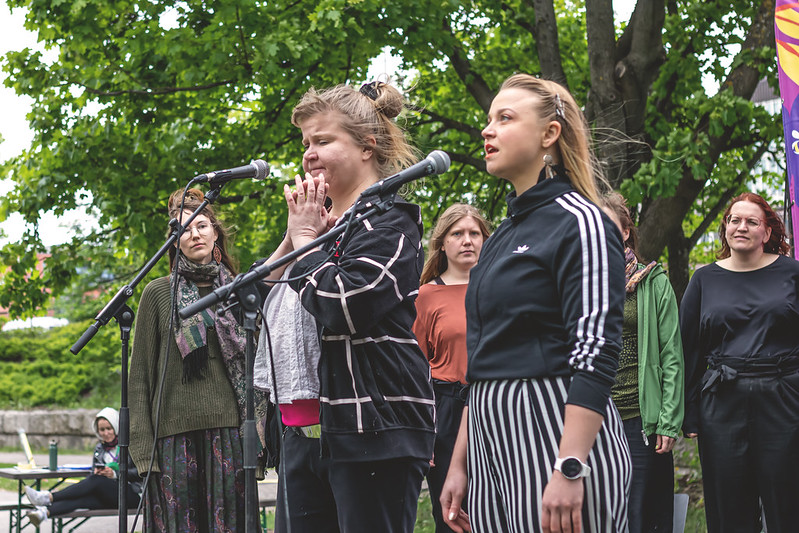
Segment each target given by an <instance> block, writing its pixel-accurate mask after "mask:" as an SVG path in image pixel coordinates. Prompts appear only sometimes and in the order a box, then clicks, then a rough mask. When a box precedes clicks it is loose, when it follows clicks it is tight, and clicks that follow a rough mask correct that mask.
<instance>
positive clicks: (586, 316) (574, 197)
mask: <svg viewBox="0 0 799 533" xmlns="http://www.w3.org/2000/svg"><path fill="white" fill-rule="evenodd" d="M555 201H556V202H557V203H558V204H559V205H560V206H561V207H563V208H564V209H565V210H566V211H568V212H569V213H571V214H573V215H574V218H575V221H576V223H577V226H578V228H579V231H580V243H581V245H582V268H583V280H582V283H583V286H582V296H583V298H582V303H583V316H582V317H580V320H579V322H578V324H577V343H576V345H575V347H574V350H572V352H571V358H570V359H569V364H570V365H571V366H572V367H573V368H576V369H578V370H588V371H589V372H593V371H594V365H593V363H594V359H595V358H596V356H597V355H598V354H599V353H600V351H601V350H602V347H603V346H604V345H605V319H606V317H607V314H608V307H609V299H608V249H607V246H606V245H605V241H606V237H605V228H604V226H603V225H602V218H601V215H600V211H599V208H598V207H597V206H595V205H594V204H592V203H590V202H589V201H588V200H586V199H585V198H583V197H582V196H580V195H579V194H577V193H576V192H571V193H568V194H564V195H563V196H561V197H560V198H557V199H556V200H555Z"/></svg>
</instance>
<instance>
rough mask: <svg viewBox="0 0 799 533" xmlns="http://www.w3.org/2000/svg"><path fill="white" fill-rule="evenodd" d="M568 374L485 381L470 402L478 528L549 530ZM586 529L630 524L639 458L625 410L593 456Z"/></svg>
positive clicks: (611, 416)
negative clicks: (546, 495)
mask: <svg viewBox="0 0 799 533" xmlns="http://www.w3.org/2000/svg"><path fill="white" fill-rule="evenodd" d="M567 387H568V378H562V377H557V378H541V379H519V380H496V381H480V382H476V383H473V384H472V386H471V392H470V404H469V443H468V468H469V479H470V482H469V516H470V519H471V526H472V531H473V532H475V533H483V532H486V533H487V532H498V531H502V532H505V533H528V532H534V531H541V526H540V523H541V497H542V495H543V492H544V488H545V487H546V485H547V483H548V481H549V479H550V477H551V475H552V469H553V466H554V463H555V459H556V458H557V455H558V445H559V442H560V437H561V434H562V431H563V412H564V408H565V404H566V397H567V395H568V393H567ZM588 465H589V466H590V467H591V474H590V476H589V477H588V478H586V479H585V480H584V487H585V500H584V503H583V512H582V516H583V531H585V532H596V533H600V532H601V533H613V532H620V533H621V532H626V531H627V499H628V495H629V491H630V479H631V475H632V463H631V461H630V451H629V448H628V446H627V440H626V439H625V436H624V429H623V426H622V423H621V418H620V417H619V414H618V411H617V410H616V407H615V406H614V405H613V403H612V402H611V401H610V400H608V403H607V408H606V410H605V420H604V421H603V423H602V428H601V429H600V431H599V434H598V436H597V440H596V442H595V444H594V447H593V448H592V449H591V452H590V453H589V455H588Z"/></svg>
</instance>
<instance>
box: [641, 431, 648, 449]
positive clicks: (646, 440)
mask: <svg viewBox="0 0 799 533" xmlns="http://www.w3.org/2000/svg"><path fill="white" fill-rule="evenodd" d="M641 436H643V437H644V446H649V439H648V438H646V431H644V430H643V429H642V430H641Z"/></svg>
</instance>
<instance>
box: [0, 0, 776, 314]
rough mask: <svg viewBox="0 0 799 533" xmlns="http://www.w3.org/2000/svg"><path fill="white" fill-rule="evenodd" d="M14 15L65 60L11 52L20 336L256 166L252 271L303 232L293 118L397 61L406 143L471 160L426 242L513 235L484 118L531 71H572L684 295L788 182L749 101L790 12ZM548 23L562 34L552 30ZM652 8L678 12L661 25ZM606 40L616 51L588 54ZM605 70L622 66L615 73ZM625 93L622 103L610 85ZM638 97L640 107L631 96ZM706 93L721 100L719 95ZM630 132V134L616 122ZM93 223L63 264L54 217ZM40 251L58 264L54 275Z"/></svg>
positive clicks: (446, 6) (378, 6) (1, 259)
mask: <svg viewBox="0 0 799 533" xmlns="http://www.w3.org/2000/svg"><path fill="white" fill-rule="evenodd" d="M6 5H7V7H8V8H9V9H10V8H25V9H26V10H27V17H26V23H25V24H26V27H27V28H28V29H29V30H31V31H35V32H37V34H38V39H39V41H40V43H42V45H43V46H44V48H45V49H46V51H45V53H42V52H41V51H36V50H30V49H24V50H19V51H13V52H10V53H8V54H7V55H6V56H5V57H4V58H2V65H1V68H2V70H3V71H4V72H5V73H6V74H7V78H6V80H5V84H6V86H8V87H12V88H13V89H14V90H15V91H16V92H17V93H18V94H21V95H28V96H30V97H31V98H33V100H34V105H33V110H32V111H31V113H30V114H29V116H28V119H29V122H30V125H31V128H32V129H33V130H34V132H35V137H34V140H33V142H32V144H31V147H30V148H29V149H28V150H26V151H25V152H24V153H23V154H21V155H20V156H18V157H15V158H13V159H12V160H9V161H6V162H4V163H2V164H1V165H0V176H4V177H7V178H10V179H11V180H12V181H13V182H14V184H15V188H14V190H13V191H12V192H11V193H10V194H9V195H7V196H6V197H5V198H0V220H2V219H4V218H6V217H7V216H9V215H10V214H11V213H20V214H21V215H22V216H23V217H24V219H25V220H26V221H27V222H29V223H31V229H30V231H28V232H27V233H26V234H25V235H24V237H23V238H22V239H21V240H20V242H17V243H11V244H8V245H7V246H5V247H3V248H2V249H0V264H2V265H4V266H8V267H10V268H11V270H10V271H9V272H8V273H7V274H6V275H5V276H4V278H3V280H2V282H0V306H3V307H7V308H9V309H10V312H11V313H12V315H31V314H35V313H36V312H37V310H39V309H41V308H42V307H44V306H46V305H47V302H48V301H49V295H50V294H54V295H58V294H61V293H64V292H66V291H69V290H70V289H71V288H73V284H74V283H75V281H76V280H77V281H78V283H81V284H83V286H82V287H81V289H82V290H85V289H93V288H96V287H99V288H101V289H102V288H109V287H112V288H115V287H118V286H119V285H120V284H121V283H122V282H123V281H127V280H129V279H130V277H131V275H132V272H134V271H135V270H136V268H138V267H139V266H140V265H141V264H142V263H143V262H144V261H145V259H146V258H147V257H149V256H151V255H152V254H153V253H154V252H155V250H156V249H157V248H158V247H159V246H160V244H161V243H162V242H163V238H164V233H165V229H166V222H167V220H166V215H165V213H164V204H165V201H166V199H167V197H168V195H169V193H170V192H172V191H173V190H175V189H176V188H178V187H179V186H181V185H183V184H185V183H186V181H187V180H188V178H189V177H191V176H192V175H194V174H197V173H199V172H203V171H208V170H211V169H218V168H227V167H231V166H236V165H239V164H241V163H242V162H245V161H247V160H249V159H252V158H263V159H266V160H267V161H269V162H270V164H271V165H272V168H273V176H274V177H273V178H272V181H270V182H269V183H267V184H266V185H264V184H252V183H244V182H238V183H235V184H231V185H229V186H227V187H226V189H225V192H224V194H223V198H222V199H221V200H220V201H219V203H218V207H219V209H220V210H221V211H222V214H223V216H224V218H225V219H226V220H227V222H228V223H229V224H230V225H231V226H232V227H233V228H234V229H235V230H236V232H237V237H236V245H237V250H238V252H239V255H240V257H241V262H242V264H243V265H248V264H250V262H251V261H252V260H253V259H255V258H258V257H263V256H265V255H268V254H269V253H270V251H271V250H273V249H274V248H275V246H276V245H277V243H278V241H279V239H280V237H281V234H282V232H283V229H284V225H285V205H284V201H283V198H282V195H281V194H280V188H281V187H282V183H284V182H287V181H288V179H289V178H290V177H292V176H293V175H294V173H295V172H297V170H298V168H299V167H298V164H299V162H300V160H301V153H302V146H301V143H300V139H299V135H298V131H297V129H296V128H294V127H293V126H291V124H290V122H289V117H290V113H291V109H292V108H293V106H294V104H295V103H296V102H297V101H298V100H299V98H300V96H301V95H302V94H303V93H304V92H305V91H306V90H307V89H308V88H310V87H311V86H316V87H328V86H331V85H335V84H338V83H348V84H351V85H354V86H357V85H358V84H360V83H361V82H363V81H366V76H367V68H368V65H369V64H370V62H371V61H372V60H373V59H374V58H375V57H376V56H378V54H380V52H381V51H383V50H388V51H390V52H391V53H392V54H393V55H394V56H395V57H397V58H399V59H400V61H401V68H402V72H404V73H405V74H403V75H404V76H406V77H407V78H406V79H397V80H394V81H395V83H398V84H401V85H402V86H404V87H405V88H406V89H407V97H408V101H409V104H410V105H409V109H408V112H407V113H405V114H404V115H403V116H402V117H401V119H400V122H401V123H402V124H403V125H404V126H405V127H406V128H407V129H408V131H409V133H410V135H411V137H412V139H413V141H414V142H415V143H416V144H417V146H418V147H419V148H420V150H421V151H422V152H428V151H430V150H432V149H442V150H445V151H447V152H448V153H449V154H450V156H451V157H452V160H453V165H452V168H451V170H450V171H449V172H448V173H447V174H445V175H443V176H441V177H439V178H436V179H429V180H426V181H425V182H424V183H420V184H417V185H416V186H415V187H414V189H413V190H412V192H411V193H410V195H409V197H410V198H409V199H410V200H412V201H414V202H417V203H418V204H419V205H420V206H421V207H422V213H423V218H424V222H425V226H426V227H428V228H429V227H430V226H431V224H432V222H433V221H434V220H435V218H436V217H437V215H438V214H439V213H440V212H441V210H442V209H443V208H445V207H446V206H447V205H449V204H450V203H452V202H456V201H467V202H469V203H472V204H474V205H477V206H478V207H481V208H482V209H483V210H484V211H485V212H486V213H487V214H488V215H489V217H490V218H492V219H493V220H495V221H496V220H498V219H500V218H502V216H503V215H504V211H505V209H504V197H505V194H506V193H507V192H508V186H507V184H506V183H505V182H503V181H501V180H497V179H495V178H493V177H491V176H488V175H487V174H486V173H485V172H484V170H485V165H484V162H483V159H482V146H483V142H482V139H481V137H480V129H481V128H482V125H483V124H484V122H485V114H486V110H487V108H488V104H489V103H490V100H491V98H492V96H493V93H494V91H496V89H497V87H498V86H499V84H500V82H501V81H502V80H503V79H504V78H505V77H506V76H508V75H509V74H511V73H513V72H519V71H521V72H529V73H531V74H536V75H541V76H544V77H551V76H553V75H554V76H558V75H559V74H558V72H557V71H553V70H552V67H550V66H548V65H549V63H547V61H548V60H554V59H557V62H558V63H559V69H560V71H561V72H562V77H563V79H562V81H563V82H564V83H566V84H567V85H568V87H569V89H570V91H571V92H572V93H573V94H574V96H575V98H576V100H577V102H578V103H579V104H580V105H581V106H585V109H586V113H587V115H588V118H589V120H590V121H591V125H592V127H593V131H594V133H595V137H596V141H597V148H598V150H599V153H600V156H601V158H602V159H603V161H604V162H605V163H606V164H607V165H606V170H607V173H608V176H609V179H610V181H611V182H612V183H613V185H614V186H615V187H616V188H620V189H621V190H622V191H623V192H624V193H625V194H626V195H627V197H628V198H629V199H630V201H631V203H632V204H633V205H634V207H635V210H636V212H637V213H638V214H639V223H640V227H641V230H642V235H641V237H642V239H641V243H642V246H644V247H645V248H646V250H644V251H645V252H646V253H645V254H644V255H645V256H647V257H650V258H652V259H655V258H657V257H659V256H661V255H662V256H663V257H668V258H669V262H670V267H672V268H671V270H672V272H676V273H680V274H682V277H681V279H680V281H679V283H678V285H680V286H681V287H684V285H685V283H687V277H688V268H689V267H688V255H689V254H688V252H689V251H690V250H691V249H693V247H694V246H695V245H696V243H697V241H698V239H699V237H700V236H701V235H703V234H704V233H706V232H707V230H708V229H710V228H711V227H712V226H714V225H716V222H717V220H718V212H717V211H716V209H717V208H718V206H719V205H723V204H724V203H726V202H727V201H728V199H729V197H730V194H734V193H737V192H740V191H741V190H743V189H744V188H747V187H751V186H752V183H753V178H754V177H755V175H756V174H759V173H760V172H755V171H754V170H753V169H754V168H755V167H756V165H757V164H758V163H759V162H760V161H761V160H762V159H763V158H764V157H766V158H769V157H771V156H774V157H776V159H775V161H776V162H777V164H776V165H774V166H773V167H772V168H774V169H775V170H773V171H769V172H767V173H766V174H767V180H768V179H774V180H775V181H774V183H777V181H776V178H777V177H781V175H782V174H781V168H780V167H779V157H778V155H777V154H778V152H779V151H780V150H781V147H780V146H779V144H777V143H776V142H775V141H776V140H777V139H778V138H779V135H780V132H781V125H780V120H779V117H778V116H774V115H771V114H769V113H768V112H767V111H766V110H764V109H763V108H762V107H759V106H756V105H755V104H753V103H752V102H751V101H750V99H749V98H750V96H751V90H753V87H752V84H751V83H749V84H746V83H740V80H742V79H749V80H757V79H763V78H765V79H767V80H768V81H769V82H770V83H771V85H772V87H776V62H775V60H774V57H775V52H774V38H773V36H769V35H768V28H769V27H771V28H772V30H771V31H772V33H773V0H735V1H733V2H726V3H724V2H706V1H700V0H674V1H669V2H664V1H652V0H647V1H641V2H638V3H637V5H636V10H638V9H639V8H640V9H641V11H642V16H641V17H638V18H637V19H636V18H635V17H634V16H633V17H631V18H630V19H629V20H610V21H609V23H608V24H607V25H605V26H603V25H596V21H595V18H596V15H597V11H600V13H599V14H600V15H601V14H602V13H601V12H608V13H610V12H612V2H611V1H610V0H592V1H591V2H585V1H584V0H550V1H543V0H542V1H537V2H531V1H530V0H509V1H506V2H493V1H488V0H427V1H424V2H422V1H420V0H393V1H392V2H382V1H378V0H275V1H269V2H263V1H256V0H218V1H215V2H213V3H210V4H209V3H207V2H198V1H195V0H185V1H178V2H163V1H152V2H133V1H131V0H119V1H115V2H108V1H107V0H7V2H6ZM653 6H657V7H656V8H653ZM545 8H550V9H551V10H552V18H551V21H550V22H548V23H547V22H545V21H544V22H542V20H541V18H540V16H539V15H541V12H542V11H543V10H545ZM649 8H653V9H656V10H660V15H662V20H661V21H660V22H659V23H653V22H652V21H653V20H655V19H657V18H658V17H655V16H654V15H653V14H652V13H649V14H646V9H649ZM537 9H538V10H540V11H539V12H537V11H536V10H537ZM592 9H593V14H594V19H592ZM766 19H769V20H766ZM592 20H594V23H595V25H594V26H591V24H592ZM764 20H766V22H768V23H764ZM547 24H549V26H551V28H552V29H554V31H555V35H556V36H557V38H558V43H557V45H556V47H557V49H556V50H555V51H554V52H547V46H548V45H549V44H551V43H549V42H539V38H538V35H539V33H540V32H541V31H543V30H544V29H546V27H547ZM769 24H770V26H769ZM591 31H593V35H594V36H595V37H596V36H597V35H598V36H600V37H604V38H606V40H607V41H608V42H609V43H610V46H609V47H608V48H607V49H605V50H601V51H600V50H597V49H596V47H594V48H592V47H590V46H588V38H589V37H591ZM652 35H654V36H655V37H656V39H655V40H654V41H652V40H651V39H649V37H648V36H652ZM631 39H632V40H631ZM635 39H638V41H642V42H644V45H636V46H637V48H636V46H633V45H632V44H631V43H634V42H637V41H635ZM625 43H627V44H625ZM547 54H549V56H547ZM605 56H607V57H612V60H613V62H614V65H615V67H614V66H613V65H610V70H609V71H600V70H599V69H600V66H599V63H600V62H601V61H600V60H601V59H602V57H605ZM614 69H615V70H614ZM621 73H626V74H625V76H626V77H624V76H622V75H621ZM747 76H748V77H747ZM608 77H610V78H613V80H612V82H613V84H615V85H613V87H612V90H613V91H615V93H613V94H610V95H608V94H605V93H603V88H602V87H601V83H600V81H601V80H602V79H605V80H606V79H608ZM597 80H600V81H597ZM631 80H637V81H635V84H634V85H635V87H634V91H633V93H634V94H633V93H630V92H629V91H628V92H623V90H626V89H625V87H626V88H627V89H629V88H630V85H629V84H630V81H631ZM708 81H709V82H710V84H711V85H713V84H715V85H716V86H718V87H720V90H718V91H717V92H714V91H713V90H708V89H706V87H705V84H706V82H708ZM625 84H626V85H625ZM611 92H612V91H611ZM621 104H623V105H621ZM635 109H638V111H635V112H633V111H631V110H635ZM620 113H621V114H622V115H623V114H625V113H627V115H626V116H622V117H621V120H618V121H616V122H614V121H613V117H615V116H617V115H619V114H620ZM636 113H637V114H636ZM614 128H615V129H614ZM609 132H611V133H609ZM612 132H618V133H619V135H616V134H615V133H612ZM614 135H616V138H615V139H614V138H613V137H614ZM625 138H627V139H632V140H633V141H634V142H632V143H630V142H627V141H625V140H624V139H625ZM620 139H621V140H620ZM619 146H620V148H619ZM773 190H774V189H773V188H770V189H768V191H769V192H770V193H771V192H772V191H773ZM777 190H778V189H777ZM769 199H770V200H772V201H773V200H777V201H779V200H780V197H777V198H773V197H772V194H769ZM87 204H88V205H90V206H91V208H92V210H93V212H94V213H95V214H96V215H97V217H98V219H99V225H100V229H99V230H98V231H96V232H91V233H89V234H85V235H83V234H79V235H78V236H76V238H75V239H74V240H73V241H71V242H69V243H66V244H63V245H59V246H56V247H53V248H51V249H49V250H46V249H45V247H44V246H43V245H42V239H41V233H42V232H45V231H47V229H48V228H46V227H41V226H40V217H41V215H42V213H44V212H47V211H51V212H54V213H55V214H60V213H63V212H64V211H65V210H67V209H70V208H73V207H75V206H77V205H87ZM699 230H701V231H699ZM675 236H676V237H681V238H675ZM667 247H668V253H665V252H666V249H667ZM41 252H48V253H51V254H52V257H50V259H49V260H48V261H47V267H46V269H45V271H44V272H43V274H42V275H39V274H38V272H36V269H35V264H36V254H37V253H41ZM672 252H679V254H674V253H672ZM678 256H679V257H680V258H682V259H681V260H680V261H679V262H678V261H677V260H676V258H677V257H678ZM164 269H165V265H164V264H159V265H158V267H157V269H156V272H154V273H153V276H157V275H161V274H163V273H164ZM103 272H105V273H107V274H108V276H105V277H104V278H103V281H102V282H101V283H100V284H99V285H98V284H97V282H94V281H93V280H94V279H96V277H97V276H96V274H97V273H103ZM672 281H674V279H672ZM92 283H93V286H92ZM677 288H678V289H679V288H680V287H677ZM45 289H47V291H50V292H45ZM112 292H115V291H112ZM679 293H680V290H678V294H679Z"/></svg>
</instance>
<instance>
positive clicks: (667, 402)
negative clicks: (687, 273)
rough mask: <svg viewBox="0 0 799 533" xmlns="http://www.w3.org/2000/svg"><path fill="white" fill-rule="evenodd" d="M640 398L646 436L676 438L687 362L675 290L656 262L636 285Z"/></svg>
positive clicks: (683, 397) (680, 420) (681, 417)
mask: <svg viewBox="0 0 799 533" xmlns="http://www.w3.org/2000/svg"><path fill="white" fill-rule="evenodd" d="M637 293H638V296H637V303H638V400H639V403H640V406H641V422H642V424H643V428H644V431H645V432H646V434H647V435H653V434H657V435H663V436H666V437H674V438H676V437H677V436H678V435H679V431H680V428H681V427H682V420H683V416H684V414H685V394H684V388H685V379H684V375H685V363H684V361H683V353H682V339H681V337H680V326H679V314H678V308H677V299H676V298H675V296H674V290H673V289H672V288H671V283H669V279H668V277H667V276H666V272H665V271H664V270H663V269H662V268H661V267H660V265H656V266H655V268H654V269H652V271H651V272H650V273H649V275H648V276H647V277H646V278H644V279H643V280H642V281H641V283H639V284H638V288H637Z"/></svg>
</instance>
